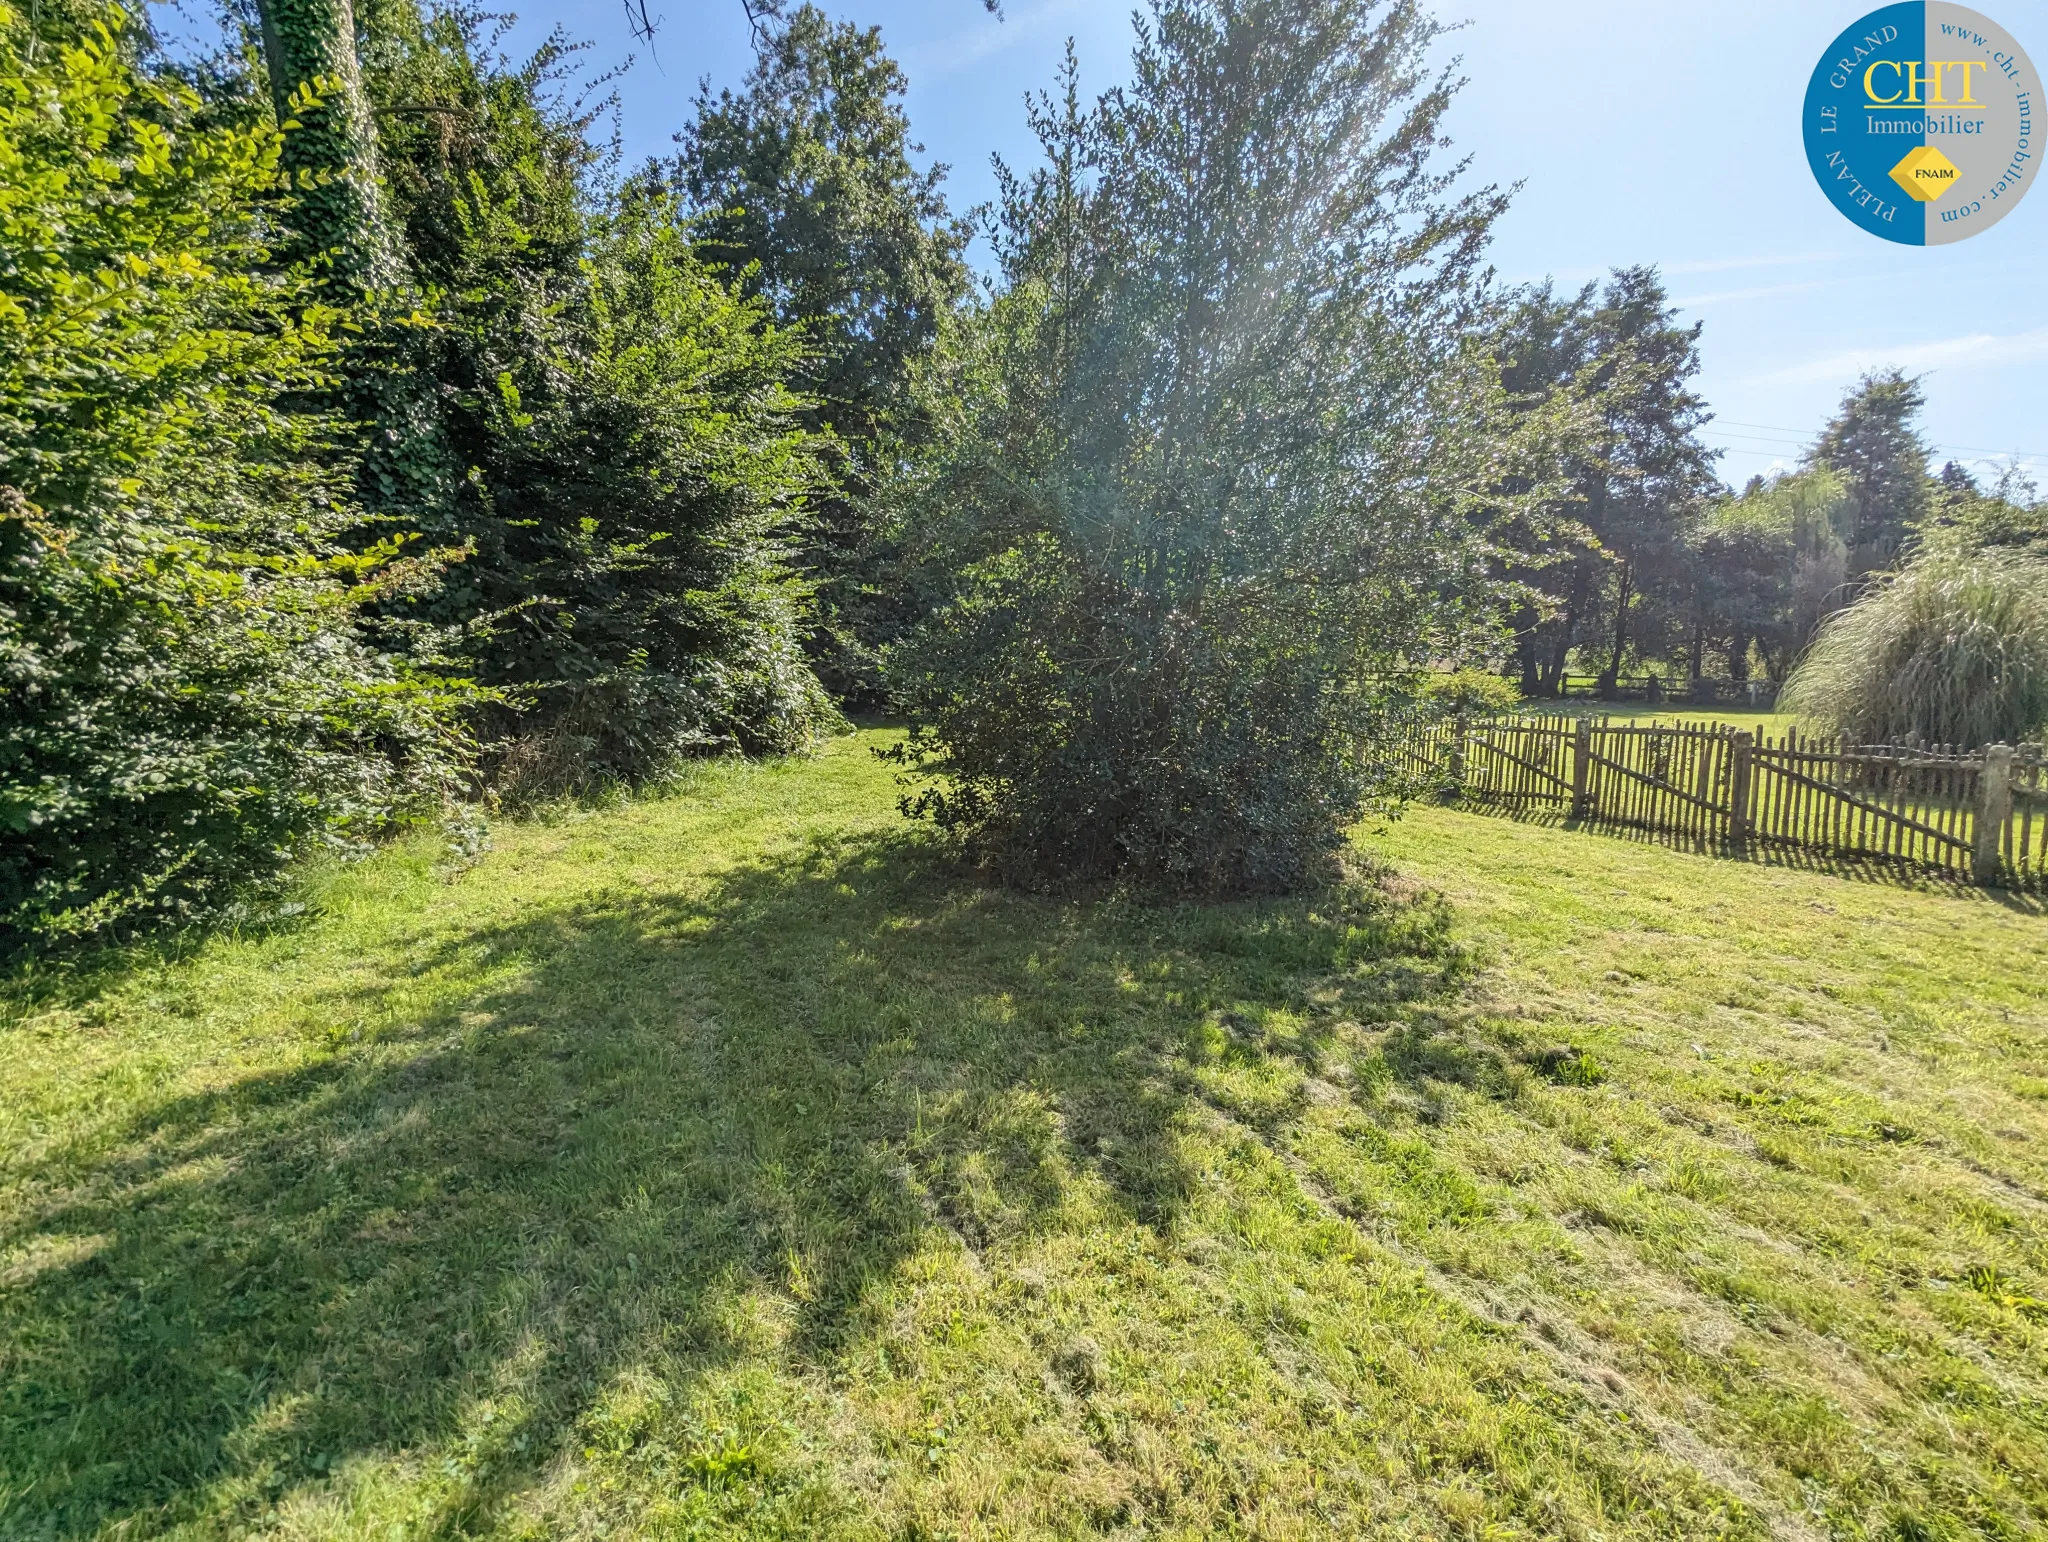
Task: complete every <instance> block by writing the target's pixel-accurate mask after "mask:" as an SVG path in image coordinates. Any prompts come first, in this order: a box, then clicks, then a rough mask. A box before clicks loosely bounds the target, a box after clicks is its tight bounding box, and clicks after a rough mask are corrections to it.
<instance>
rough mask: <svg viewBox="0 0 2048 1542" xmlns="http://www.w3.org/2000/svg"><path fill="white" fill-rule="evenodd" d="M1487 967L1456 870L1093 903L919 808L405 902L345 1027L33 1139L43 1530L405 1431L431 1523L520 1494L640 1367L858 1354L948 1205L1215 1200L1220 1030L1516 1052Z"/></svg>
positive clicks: (29, 1472)
mask: <svg viewBox="0 0 2048 1542" xmlns="http://www.w3.org/2000/svg"><path fill="white" fill-rule="evenodd" d="M466 881H468V882H471V883H480V882H489V881H490V873H489V870H488V868H486V869H485V870H483V871H481V872H479V873H476V874H472V875H471V876H470V878H469V879H468V880H466ZM1466 971H1467V965H1466V962H1465V961H1464V959H1463V958H1462V957H1461V956H1460V955H1459V953H1458V951H1457V950H1456V949H1455V948H1454V947H1453V946H1452V944H1451V943H1450V942H1449V940H1448V920H1447V917H1446V916H1445V914H1444V912H1443V909H1442V907H1441V905H1440V904H1438V903H1437V902H1435V901H1433V900H1430V899H1427V898H1412V899H1397V898H1394V897H1390V896H1388V895H1385V894H1380V893H1378V892H1377V891H1371V890H1366V889H1355V890H1346V891H1343V892H1342V893H1335V894H1328V895H1324V896H1321V897H1317V898H1310V899H1295V900H1271V901H1259V902H1247V903H1243V904H1237V905H1227V906H1211V907H1194V906H1188V907H1169V908H1155V907H1146V906H1142V905H1136V904H1128V903H1122V902H1117V901H1095V902H1087V903H1080V902H1062V901H1057V900H1050V899H1043V898H1034V897H1029V896H1020V895H1015V894H1002V893H993V892H990V891H988V890H985V889H983V888H980V887H978V886H977V885H976V884H975V883H973V882H972V881H971V880H970V879H968V878H966V877H963V876H962V875H960V874H959V873H957V872H956V871H953V870H951V869H949V868H947V867H946V866H945V865H943V864H942V863H941V862H940V861H939V860H937V859H936V858H935V857H933V856H932V855H930V854H929V853H928V851H927V850H925V849H924V848H922V847H921V846H919V845H918V844H917V843H916V842H915V841H912V840H909V839H887V840H872V841H868V842H865V843H849V844H844V845H821V846H818V847H815V848H813V849H812V850H811V851H810V852H809V853H808V854H806V855H805V856H803V857H802V858H800V859H797V860H793V861H791V862H789V863H786V864H783V865H780V866H773V867H754V868H747V869H742V870H739V871H735V872H732V873H729V874H727V875H725V876H724V877H722V878H721V879H720V880H718V881H717V882H716V883H715V884H713V885H712V886H711V887H710V889H709V890H708V892H706V893H704V894H702V895H700V896H697V897H694V898H683V897H675V896H650V895H647V894H646V893H644V892H640V891H624V892H621V893H619V894H618V895H617V896H616V897H613V898H603V899H600V900H597V901H593V902H586V903H583V904H580V905H574V906H564V907H560V908H540V907H536V908H534V909H532V910H530V911H529V912H528V913H527V914H526V915H525V916H524V918H523V919H521V920H519V921H518V922H517V923H516V924H508V925H501V926H494V927H486V928H477V929H460V928H457V929H452V930H443V931H439V932H434V933H422V934H420V935H418V936H417V937H414V938H412V939H410V941H409V942H408V940H406V939H400V940H399V942H398V943H397V944H396V945H394V946H393V947H391V948H390V949H388V950H386V952H385V954H384V955H383V956H381V957H380V958H379V959H377V960H366V961H364V965H363V972H362V973H359V975H358V977H357V979H358V982H359V983H357V984H356V985H354V986H353V987H351V988H350V989H349V990H348V991H347V992H345V993H337V994H335V995H333V996H331V997H329V998H327V999H324V1000H321V1001H318V1002H316V1003H313V1004H312V1011H311V1013H310V1015H309V1017H308V1022H309V1025H310V1026H309V1027H308V1028H307V1030H306V1031H307V1032H308V1033H309V1034H310V1035H311V1036H312V1037H313V1039H314V1041H315V1043H316V1046H317V1045H318V1044H319V1043H320V1042H321V1041H323V1040H324V1041H325V1043H326V1046H327V1047H329V1048H331V1049H332V1050H333V1053H332V1054H324V1055H323V1054H316V1055H315V1056H314V1057H313V1058H312V1059H311V1060H310V1062H308V1063H305V1064H304V1065H303V1067H302V1068H301V1069H295V1070H291V1071H288V1072H279V1073H275V1074H269V1075H252V1076H249V1077H247V1078H245V1079H241V1080H236V1081H233V1082H230V1083H227V1084H224V1085H221V1086H219V1087H218V1088H216V1089H214V1090H211V1091H208V1092H206V1093H204V1094H200V1095H195V1096H183V1097H176V1098H166V1099H163V1100H161V1101H157V1102H153V1103H150V1102H146V1100H145V1102H146V1108H145V1112H143V1113H142V1114H140V1115H138V1116H136V1117H134V1118H133V1119H132V1120H131V1121H130V1122H129V1123H128V1124H126V1125H125V1126H124V1127H122V1128H120V1129H118V1130H117V1131H115V1132H114V1133H113V1135H112V1136H111V1138H109V1139H107V1140H105V1141H102V1142H100V1143H97V1144H95V1145H94V1146H93V1147H92V1148H91V1149H85V1148H83V1147H77V1148H73V1147H67V1146H66V1145H65V1144H64V1143H63V1142H61V1141H59V1142H57V1143H56V1144H54V1145H53V1146H51V1147H49V1148H47V1149H46V1150H44V1151H43V1152H41V1153H40V1154H39V1155H36V1156H34V1157H33V1158H31V1159H29V1160H28V1161H27V1162H25V1163H19V1164H17V1165H16V1169H15V1171H14V1172H13V1173H12V1174H10V1175H9V1176H10V1178H11V1180H12V1181H13V1183H14V1184H16V1185H18V1186H19V1187H17V1192H29V1193H39V1194H41V1195H44V1196H46V1198H45V1199H44V1201H43V1203H42V1208H41V1209H40V1211H39V1213H37V1214H35V1215H33V1216H32V1217H31V1218H30V1219H29V1220H28V1221H27V1223H26V1224H24V1225H22V1226H20V1227H18V1228H17V1229H15V1230H13V1231H12V1232H11V1233H5V1234H0V1259H8V1258H11V1259H14V1260H16V1262H15V1263H14V1264H13V1265H12V1266H10V1267H9V1269H8V1272H7V1273H5V1274H0V1371H4V1376H0V1533H4V1534H6V1535H10V1536H12V1535H24V1536H50V1537H57V1538H76V1537H83V1536H85V1535H88V1534H91V1533H94V1532H96V1531H99V1530H101V1529H103V1528H106V1527H108V1526H111V1525H114V1524H117V1523H120V1522H124V1521H125V1522H128V1523H129V1524H130V1525H132V1526H133V1527H134V1528H135V1529H136V1530H138V1531H145V1532H146V1531H153V1530H155V1529H157V1528H159V1527H163V1526H168V1525H173V1524H176V1523H178V1522H180V1521H187V1520H190V1521H197V1522H199V1523H200V1524H202V1525H217V1526H221V1527H223V1528H232V1527H234V1526H236V1525H239V1524H246V1523H255V1522H260V1521H261V1520H262V1519H263V1518H264V1517H265V1515H267V1514H269V1513H270V1512H272V1510H273V1508H274V1507H275V1506H277V1505H278V1504H280V1503H284V1502H295V1501H305V1502H310V1501H311V1500H313V1499H315V1498H317V1497H318V1496H320V1495H321V1494H323V1493H325V1492H327V1486H328V1485H330V1483H332V1484H333V1485H334V1486H337V1487H342V1486H345V1482H344V1480H345V1479H346V1477H347V1475H348V1474H350V1473H357V1474H360V1473H361V1472H363V1471H364V1470H366V1468H365V1464H366V1463H367V1464H368V1465H369V1466H370V1467H375V1466H377V1464H383V1467H384V1469H385V1470H386V1471H391V1470H408V1464H411V1469H410V1470H416V1472H424V1473H425V1474H426V1480H425V1481H423V1482H421V1483H419V1484H418V1488H419V1491H420V1492H421V1493H428V1494H433V1495H438V1496H439V1497H437V1498H434V1499H433V1501H432V1504H431V1506H430V1507H429V1508H427V1509H425V1510H420V1511H418V1512H417V1513H415V1514H413V1515H412V1516H411V1518H410V1519H409V1521H408V1528H407V1529H408V1532H409V1534H410V1535H413V1536H424V1535H437V1534H441V1535H446V1534H452V1533H454V1532H457V1531H461V1530H465V1529H469V1528H473V1527H475V1526H478V1525H480V1524H485V1523H487V1522H488V1521H489V1519H490V1517H491V1516H492V1515H494V1514H496V1513H497V1512H498V1511H499V1510H500V1509H501V1507H502V1506H503V1505H505V1504H506V1503H507V1502H508V1500H509V1499H510V1498H511V1496H513V1495H515V1494H516V1493H517V1492H518V1491H519V1490H521V1489H522V1488H524V1487H527V1486H529V1485H531V1484H533V1483H536V1482H539V1481H541V1480H542V1476H543V1474H544V1472H545V1470H546V1469H547V1468H548V1467H549V1466H550V1464H551V1463H553V1462H555V1461H556V1460H557V1459H558V1458H559V1457H561V1456H562V1455H564V1454H565V1453H571V1452H573V1451H575V1450H576V1449H578V1448H579V1447H580V1446H581V1445H582V1444H584V1443H585V1442H587V1441H589V1440H591V1439H594V1438H597V1437H595V1436H593V1435H592V1433H591V1419H592V1417H593V1409H594V1408H595V1407H596V1406H597V1404H598V1403H599V1401H600V1400H601V1398H602V1396H603V1394H604V1389H605V1388H606V1387H607V1386H608V1385H609V1384H611V1383H612V1382H613V1381H614V1380H615V1379H616V1378H617V1377H618V1376H620V1375H621V1374H623V1373H625V1372H627V1371H629V1370H630V1369H631V1368H632V1367H634V1366H636V1365H641V1364H645V1363H648V1361H649V1360H650V1359H656V1360H658V1361H659V1362H660V1363H662V1364H664V1365H667V1366H669V1367H671V1368H672V1369H673V1368H676V1367H680V1368H681V1369H680V1371H679V1372H678V1374H680V1375H681V1376H682V1377H683V1379H684V1380H685V1381H686V1382H687V1381H689V1380H690V1379H691V1378H697V1379H699V1380H702V1379H703V1378H707V1377H712V1376H715V1375H717V1374H718V1373H720V1372H721V1370H730V1369H732V1368H734V1367H738V1366H743V1365H745V1364H747V1363H752V1362H759V1361H760V1360H761V1358H762V1357H763V1356H766V1357H767V1361H768V1363H780V1361H779V1360H778V1357H780V1360H787V1361H790V1362H793V1363H795V1364H798V1365H811V1366H815V1365H819V1364H822V1363H827V1362H830V1361H831V1360H832V1359H833V1358H834V1357H835V1356H837V1355H841V1354H846V1353H850V1352H852V1351H853V1349H854V1347H855V1346H856V1345H857V1344H858V1343H859V1341H860V1340H861V1338H862V1336H863V1334H864V1333H865V1332H866V1331H867V1329H868V1327H869V1325H870V1319H869V1316H868V1312H869V1310H870V1306H871V1303H872V1300H873V1296H874V1293H875V1290H876V1287H877V1286H878V1284H880V1283H881V1282H884V1281H886V1280H888V1279H889V1278H890V1277H891V1276H892V1275H893V1274H894V1272H895V1271H897V1270H898V1269H899V1267H900V1266H901V1265H902V1264H903V1262H904V1260H905V1259H906V1258H907V1257H908V1256H909V1255H910V1254H911V1253H912V1252H913V1251H914V1250H915V1249H917V1248H918V1247H920V1246H922V1245H923V1243H924V1242H925V1241H926V1240H928V1239H929V1236H930V1233H931V1229H932V1228H946V1229H948V1230H950V1231H951V1232H953V1233H954V1234H956V1235H957V1236H958V1237H959V1239H960V1240H961V1242H962V1243H963V1244H965V1245H966V1246H967V1247H969V1248H977V1249H978V1248H987V1247H990V1246H999V1245H1000V1244H1001V1243H1002V1242H1003V1241H1004V1240H1005V1239H1006V1238H1008V1237H1011V1236H1015V1235H1018V1234H1020V1233H1024V1232H1028V1231H1029V1230H1030V1229H1031V1228H1034V1227H1039V1226H1045V1225H1050V1224H1055V1223H1056V1221H1057V1219H1058V1217H1059V1215H1060V1214H1061V1211H1062V1207H1063V1206H1067V1205H1070V1204H1073V1203H1075V1202H1076V1200H1075V1195H1076V1193H1077V1192H1080V1191H1082V1190H1085V1192H1086V1193H1087V1194H1089V1195H1094V1196H1106V1198H1101V1197H1098V1198H1095V1199H1091V1200H1089V1201H1088V1202H1089V1203H1091V1204H1098V1205H1099V1204H1103V1203H1106V1204H1108V1205H1110V1206H1111V1207H1112V1208H1113V1209H1114V1210H1117V1211H1120V1212H1121V1213H1122V1214H1123V1215H1125V1216H1126V1217H1127V1218H1129V1219H1130V1220H1131V1221H1133V1222H1135V1223H1137V1224H1140V1225H1145V1226H1152V1227H1162V1226H1166V1225H1169V1224H1171V1222H1172V1220H1173V1218H1174V1216H1175V1215H1176V1213H1177V1212H1178V1211H1179V1209H1180V1208H1181V1206H1182V1203H1183V1201H1184V1199H1185V1197H1186V1196H1187V1194H1188V1192H1189V1184H1190V1182H1191V1179H1190V1176H1189V1174H1188V1173H1186V1172H1185V1171H1183V1168H1182V1165H1181V1159H1180V1156H1179V1151H1180V1142H1179V1141H1178V1139H1177V1134H1176V1132H1177V1130H1178V1129H1179V1128H1180V1127H1181V1122H1182V1121H1184V1120H1185V1119H1186V1118H1188V1117H1189V1116H1190V1115H1191V1113H1192V1112H1193V1110H1192V1104H1193V1102H1194V1100H1195V1097H1196V1093H1195V1092H1194V1091H1193V1090H1192V1084H1191V1073H1190V1069H1189V1068H1190V1067H1193V1066H1198V1065H1200V1064H1202V1063H1203V1062H1204V1061H1211V1062H1213V1061H1217V1060H1227V1059H1229V1058H1230V1057H1232V1056H1238V1057H1276V1056H1277V1057H1292V1058H1297V1059H1300V1058H1312V1057H1313V1056H1314V1055H1315V1054H1316V1053H1317V1052H1318V1046H1319V1044H1320V1043H1321V1042H1322V1041H1323V1040H1324V1039H1325V1038H1326V1037H1327V1035H1328V1033H1329V1032H1330V1031H1331V1025H1332V1024H1333V1023H1334V1022H1335V1020H1336V1015H1337V1014H1338V1013H1340V1012H1341V1013H1347V1014H1349V1015H1351V1016H1352V1017H1354V1018H1357V1019H1359V1020H1362V1021H1368V1022H1372V1021H1377V1022H1379V1023H1381V1024H1382V1025H1384V1026H1386V1027H1388V1028H1390V1029H1391V1030H1392V1032H1390V1033H1389V1034H1388V1036H1387V1038H1386V1041H1385V1042H1386V1051H1385V1064H1386V1066H1387V1067H1388V1071H1389V1074H1391V1075H1392V1076H1393V1077H1395V1078H1397V1079H1401V1078H1405V1079H1408V1080H1411V1081H1413V1082H1416V1083H1418V1084H1420V1083H1426V1082H1428V1081H1431V1080H1433V1079H1449V1080H1464V1081H1471V1080H1473V1079H1474V1078H1475V1077H1478V1078H1479V1079H1481V1080H1483V1079H1484V1076H1485V1074H1486V1072H1485V1067H1484V1066H1480V1065H1478V1064H1477V1063H1476V1062H1475V1061H1474V1060H1473V1058H1472V1054H1471V1052H1470V1051H1469V1050H1468V1049H1465V1048H1461V1047H1460V1046H1459V1044H1458V1043H1457V1042H1456V1041H1455V1038H1454V1036H1453V1035H1449V1034H1446V1033H1444V1032H1443V1031H1442V1029H1443V1028H1444V1027H1445V1026H1446V1025H1447V1024H1449V1023H1451V1022H1452V1020H1453V1018H1454V1016H1455V1014H1454V1012H1453V1009H1452V1003H1453V1002H1454V1001H1455V1000H1456V998H1457V996H1458V994H1459V991H1460V990H1461V987H1462V981H1463V978H1464V975H1465V973H1466ZM1080 1179H1085V1180H1086V1182H1085V1183H1077V1180H1080ZM764 1303H765V1305H764ZM764 1314H765V1315H764ZM706 1438H707V1439H710V1438H711V1437H710V1436H709V1435H707V1437H706ZM400 1481H403V1482H412V1481H413V1480H412V1479H403V1478H402V1479H401V1480H400Z"/></svg>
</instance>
